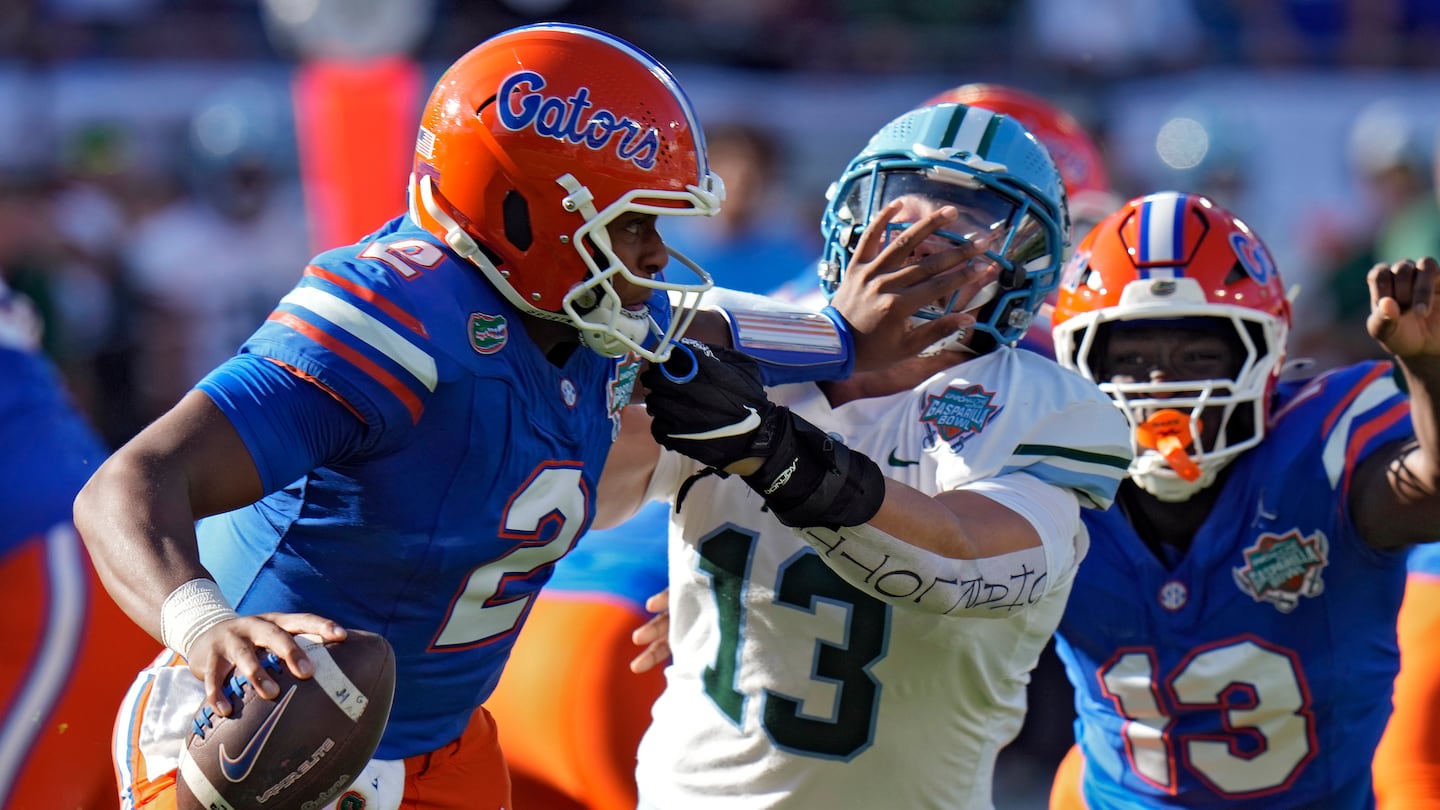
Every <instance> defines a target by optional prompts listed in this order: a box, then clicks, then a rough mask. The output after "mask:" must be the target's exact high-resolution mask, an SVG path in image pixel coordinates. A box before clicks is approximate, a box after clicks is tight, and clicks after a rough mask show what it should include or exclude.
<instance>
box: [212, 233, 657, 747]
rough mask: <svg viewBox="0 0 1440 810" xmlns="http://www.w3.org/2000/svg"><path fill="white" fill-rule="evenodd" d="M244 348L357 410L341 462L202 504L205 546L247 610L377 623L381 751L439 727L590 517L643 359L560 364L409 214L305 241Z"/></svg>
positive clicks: (459, 708) (476, 684) (488, 669)
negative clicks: (385, 655)
mask: <svg viewBox="0 0 1440 810" xmlns="http://www.w3.org/2000/svg"><path fill="white" fill-rule="evenodd" d="M242 351H243V352H250V353H254V354H258V355H261V356H263V357H265V358H268V359H270V360H272V361H274V362H276V363H279V364H281V365H283V366H285V367H288V368H289V369H291V370H293V372H294V373H296V374H298V375H300V376H302V377H305V378H307V379H310V380H313V381H314V382H315V383H316V384H317V385H320V386H322V387H323V388H324V389H326V390H327V391H329V392H330V393H332V394H333V395H334V396H335V397H336V398H337V399H339V400H340V401H341V402H342V403H343V404H344V405H345V406H346V407H347V408H348V409H349V410H350V411H351V412H353V413H354V414H356V415H357V416H358V417H359V418H360V419H361V420H362V421H363V422H364V423H365V426H366V428H365V431H364V437H363V439H360V440H357V442H356V444H357V446H355V447H353V448H350V449H349V451H348V452H347V453H345V454H343V456H342V457H341V458H339V459H338V460H335V461H332V462H330V463H329V464H328V465H326V466H323V467H321V468H319V469H316V470H314V471H313V472H311V473H309V474H308V475H306V476H304V477H303V478H301V479H300V480H298V481H294V482H293V483H289V484H288V485H284V486H281V487H279V488H278V489H277V490H276V491H274V492H271V493H270V494H269V495H267V496H266V497H265V498H264V499H262V500H260V501H259V502H257V503H255V504H253V505H251V506H248V507H245V508H243V509H240V510H237V511H235V512H231V513H227V514H225V515H220V516H217V517H214V518H209V519H206V520H204V521H202V522H201V524H200V527H199V534H200V541H201V555H202V560H203V562H204V563H205V565H206V566H207V567H208V568H209V569H210V570H211V571H212V572H213V573H214V574H215V575H216V577H217V579H218V581H219V582H220V585H221V587H222V589H223V590H224V592H225V594H226V596H227V597H229V598H230V599H231V600H232V601H233V602H234V603H235V605H236V608H237V609H238V610H239V611H240V612H241V613H246V614H249V613H257V612H261V611H310V612H314V613H318V614H321V615H323V616H327V617H329V618H333V619H335V620H337V621H339V622H341V623H342V624H344V625H345V626H347V627H354V628H361V629H365V630H371V631H374V632H378V633H381V634H383V635H384V636H385V637H386V638H388V639H389V640H390V642H391V644H392V645H393V646H394V647H395V653H396V667H397V681H396V692H395V702H394V708H393V709H392V712H391V716H390V724H389V727H388V728H387V729H386V732H385V736H384V739H383V740H382V742H381V744H380V748H379V751H378V753H377V757H379V758H383V759H395V758H400V757H405V756H409V755H413V754H417V753H422V752H426V751H431V750H434V749H436V748H437V747H439V746H441V745H443V744H445V743H448V742H449V741H451V740H453V739H455V738H456V737H457V736H459V734H460V733H461V731H462V729H463V728H464V727H465V725H466V723H467V721H468V719H469V715H470V714H471V712H472V711H473V709H474V708H475V707H476V706H478V705H480V704H481V703H482V702H483V701H484V700H485V699H486V698H487V697H488V696H489V695H490V693H491V691H492V690H493V689H494V687H495V684H496V682H497V681H498V679H499V677H500V672H501V669H502V668H503V667H504V664H505V661H506V659H507V657H508V656H509V654H510V649H511V647H512V645H513V644H514V642H515V638H516V634H517V633H518V632H519V631H520V627H521V625H522V624H523V623H524V621H525V617H526V615H527V614H528V612H529V609H530V604H531V601H532V600H533V598H534V597H535V595H536V593H537V592H538V591H539V590H540V588H541V586H542V585H543V584H544V583H545V581H546V580H547V579H548V578H549V577H550V573H551V570H552V568H553V565H554V563H555V561H556V560H559V559H560V558H561V557H562V556H564V554H565V553H566V552H567V551H569V550H570V548H571V547H572V546H573V545H574V543H575V541H576V539H577V538H578V537H579V536H580V534H582V533H583V531H584V529H585V528H586V527H587V525H588V524H589V522H590V519H591V517H592V516H593V513H594V509H593V504H592V499H593V497H594V493H595V491H596V485H597V480H598V477H599V474H600V469H601V466H602V464H603V462H604V460H605V457H606V455H607V453H608V452H609V449H610V445H611V443H612V442H613V440H614V438H615V436H616V435H617V432H618V429H619V417H618V414H619V410H620V407H621V406H622V405H623V404H625V403H626V402H628V401H629V399H630V392H631V388H632V387H633V385H634V381H635V376H636V373H637V372H638V370H639V360H638V359H637V358H636V357H635V356H633V355H631V356H628V357H626V358H624V359H621V360H612V359H606V358H602V357H600V356H599V355H597V354H595V353H594V352H591V351H588V350H586V349H583V348H580V349H577V350H576V351H574V352H573V354H572V355H571V356H570V357H569V359H568V360H567V361H566V363H565V365H564V366H563V367H557V366H555V365H553V364H552V363H551V362H549V361H548V360H547V359H546V358H545V357H544V356H543V355H542V353H541V351H540V350H539V348H538V347H537V346H536V345H535V344H534V343H533V342H531V340H530V338H529V336H528V335H527V333H526V331H525V328H524V326H523V325H522V323H521V320H520V317H519V312H518V310H516V309H514V308H513V307H511V306H510V305H509V304H508V303H507V302H506V301H505V299H504V298H503V297H502V296H501V294H500V293H499V292H498V291H497V290H496V289H495V288H494V287H493V286H491V285H490V283H489V282H487V281H486V280H485V279H484V277H483V276H482V275H481V273H480V272H479V271H478V270H477V269H476V268H474V267H473V266H471V265H469V264H468V263H465V262H462V261H460V260H458V259H456V258H454V257H453V255H452V254H451V253H450V252H448V251H446V250H443V249H442V248H441V247H440V246H439V245H438V243H437V242H436V240H434V239H433V238H432V237H431V236H430V235H429V234H428V233H427V232H425V231H423V230H422V229H419V228H417V227H415V226H414V225H412V224H410V223H409V220H407V219H405V218H399V219H397V220H394V221H392V222H391V223H390V224H389V225H388V226H387V227H386V228H384V229H382V230H381V231H379V232H377V233H376V234H373V235H372V236H371V237H368V238H367V239H366V240H364V241H362V242H361V243H360V244H357V245H355V246H351V247H348V248H343V249H338V250H334V251H330V252H327V253H324V254H321V255H320V256H319V257H317V258H316V259H315V260H314V261H313V262H312V264H311V265H310V266H309V267H308V268H306V271H305V274H304V277H303V279H302V280H301V281H300V282H299V284H298V285H297V286H296V287H295V288H294V289H293V290H292V291H291V292H290V293H289V294H287V295H286V296H285V297H284V298H283V299H282V300H281V302H280V304H279V305H278V307H277V308H276V309H275V311H274V312H273V313H272V314H271V316H270V318H269V319H268V320H267V322H266V323H265V324H264V325H263V326H262V327H261V328H260V329H259V330H258V331H257V332H256V333H255V334H254V335H253V336H252V337H251V338H250V339H249V341H247V342H246V343H245V345H244V346H243V347H242ZM202 387H203V384H202ZM231 418H232V420H235V419H237V416H236V415H233V414H232V415H231ZM253 449H254V447H253V446H252V450H253Z"/></svg>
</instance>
